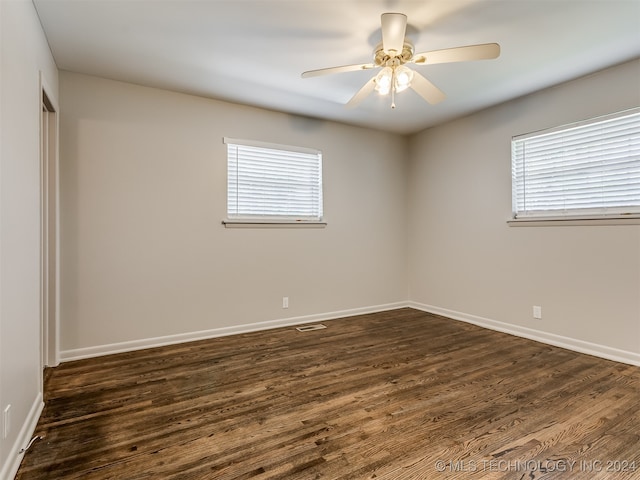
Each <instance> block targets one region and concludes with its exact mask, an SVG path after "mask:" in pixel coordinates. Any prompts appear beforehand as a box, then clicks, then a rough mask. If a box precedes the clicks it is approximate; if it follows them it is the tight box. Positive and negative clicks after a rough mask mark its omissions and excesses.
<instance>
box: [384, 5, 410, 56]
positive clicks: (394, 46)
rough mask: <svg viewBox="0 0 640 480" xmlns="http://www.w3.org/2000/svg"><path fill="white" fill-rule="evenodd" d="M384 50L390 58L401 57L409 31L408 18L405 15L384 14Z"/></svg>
mask: <svg viewBox="0 0 640 480" xmlns="http://www.w3.org/2000/svg"><path fill="white" fill-rule="evenodd" d="M381 21H382V49H383V50H384V52H385V53H386V54H388V55H390V56H396V55H400V54H401V53H402V46H403V45H404V34H405V31H406V29H407V16H406V15H404V14H403V13H383V14H382V16H381Z"/></svg>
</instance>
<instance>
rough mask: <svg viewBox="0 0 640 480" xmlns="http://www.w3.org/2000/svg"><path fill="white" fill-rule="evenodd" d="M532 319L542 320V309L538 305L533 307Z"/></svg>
mask: <svg viewBox="0 0 640 480" xmlns="http://www.w3.org/2000/svg"><path fill="white" fill-rule="evenodd" d="M533 318H537V319H538V320H539V319H541V318H542V307H540V306H538V305H534V306H533Z"/></svg>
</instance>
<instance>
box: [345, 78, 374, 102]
mask: <svg viewBox="0 0 640 480" xmlns="http://www.w3.org/2000/svg"><path fill="white" fill-rule="evenodd" d="M375 80H376V77H373V78H372V79H371V80H369V81H368V82H367V83H365V84H364V86H363V87H362V88H361V89H360V90H358V92H357V93H356V94H355V95H354V96H353V97H351V100H349V101H348V102H347V104H346V105H345V106H346V107H347V108H353V107H355V106H357V105H358V104H359V103H360V102H361V101H362V100H364V98H365V97H366V96H367V95H369V94H370V93H371V92H373V89H374V88H375V86H376V82H375Z"/></svg>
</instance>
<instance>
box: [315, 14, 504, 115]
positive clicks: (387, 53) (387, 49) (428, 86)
mask: <svg viewBox="0 0 640 480" xmlns="http://www.w3.org/2000/svg"><path fill="white" fill-rule="evenodd" d="M381 24H382V29H381V30H382V42H381V43H380V44H379V45H378V46H377V47H376V48H375V49H374V51H373V63H372V64H369V63H365V64H359V65H344V66H341V67H330V68H322V69H319V70H310V71H308V72H304V73H303V74H302V78H309V77H315V76H320V75H329V74H333V73H343V72H353V71H357V70H370V69H376V68H381V69H382V70H381V71H380V72H379V73H378V74H376V75H375V76H374V77H373V78H371V79H370V80H369V81H368V82H367V83H365V84H364V86H363V87H362V88H361V89H360V90H359V91H358V92H357V93H356V94H355V95H354V96H353V97H352V98H351V100H349V102H347V107H355V106H356V105H357V104H359V103H360V102H361V101H362V100H364V98H365V97H366V96H367V95H369V94H370V93H371V92H372V91H374V90H375V91H376V92H378V93H379V94H380V95H389V94H391V108H395V94H396V93H400V92H402V91H404V90H406V89H408V88H412V89H413V90H414V91H415V92H416V93H417V94H418V95H420V96H421V97H422V98H423V99H424V100H426V101H427V102H428V103H430V104H436V103H438V102H441V101H442V100H444V99H445V97H446V96H445V94H444V92H442V91H441V90H440V89H439V88H438V87H436V86H435V85H434V84H433V83H431V82H430V81H429V80H427V79H426V78H425V77H424V76H422V75H421V74H420V73H418V72H416V71H414V70H412V69H410V68H409V67H407V66H406V65H405V64H406V63H413V64H415V65H434V64H437V63H453V62H465V61H471V60H489V59H493V58H497V57H498V56H499V55H500V45H498V44H497V43H485V44H480V45H469V46H466V47H456V48H448V49H444V50H433V51H430V52H424V53H418V54H416V53H415V52H414V47H413V44H412V43H411V42H410V41H409V40H408V39H406V38H405V32H406V28H407V16H406V15H404V14H402V13H383V14H382V16H381Z"/></svg>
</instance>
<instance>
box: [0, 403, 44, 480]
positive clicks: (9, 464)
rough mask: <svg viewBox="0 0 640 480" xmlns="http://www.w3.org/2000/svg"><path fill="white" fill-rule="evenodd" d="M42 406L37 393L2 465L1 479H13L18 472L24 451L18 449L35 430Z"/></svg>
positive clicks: (23, 445)
mask: <svg viewBox="0 0 640 480" xmlns="http://www.w3.org/2000/svg"><path fill="white" fill-rule="evenodd" d="M43 408H44V402H43V400H42V393H38V396H37V397H36V399H35V401H34V402H33V405H31V409H30V410H29V415H28V416H27V418H26V419H25V421H24V423H23V424H22V428H20V432H19V433H18V437H17V438H16V441H15V442H14V444H13V445H12V446H11V450H10V451H9V456H8V457H7V461H6V462H5V464H4V465H3V466H2V471H0V479H1V480H13V479H14V478H15V476H16V473H18V468H20V462H21V461H22V457H24V452H22V453H20V451H21V450H22V449H23V448H25V447H26V446H27V445H28V444H29V442H30V441H31V437H32V436H33V432H34V431H35V430H36V426H37V425H38V419H39V418H40V414H41V413H42V409H43ZM12 459H13V461H12Z"/></svg>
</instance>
